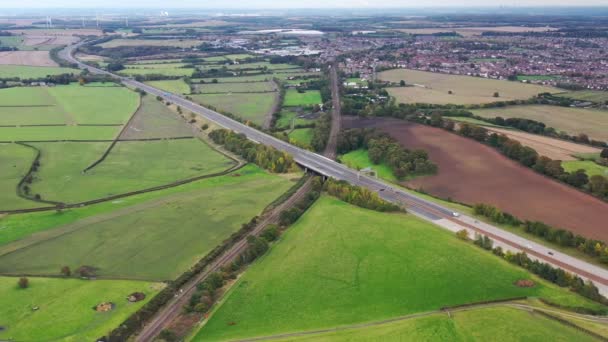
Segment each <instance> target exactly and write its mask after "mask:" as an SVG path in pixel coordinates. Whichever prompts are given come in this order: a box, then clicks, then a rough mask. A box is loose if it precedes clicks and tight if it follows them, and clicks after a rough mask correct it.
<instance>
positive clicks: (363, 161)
mask: <svg viewBox="0 0 608 342" xmlns="http://www.w3.org/2000/svg"><path fill="white" fill-rule="evenodd" d="M340 161H341V162H342V163H343V164H344V165H346V166H348V167H350V168H351V169H357V170H359V169H364V168H366V167H371V168H372V169H373V170H374V171H375V172H376V173H377V174H378V178H382V179H385V180H387V181H389V182H397V177H395V175H394V174H393V171H392V170H391V168H390V167H389V166H388V165H386V164H384V163H381V164H378V165H376V164H374V163H372V161H371V160H370V159H369V155H368V154H367V150H364V149H359V150H355V151H350V152H348V153H346V154H344V155H342V156H340Z"/></svg>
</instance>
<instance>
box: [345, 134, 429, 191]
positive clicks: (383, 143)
mask: <svg viewBox="0 0 608 342" xmlns="http://www.w3.org/2000/svg"><path fill="white" fill-rule="evenodd" d="M361 148H362V149H366V150H367V153H368V155H369V158H370V160H371V162H372V163H374V164H376V165H378V164H381V163H385V164H386V165H388V166H389V167H390V169H391V170H392V171H393V174H394V175H395V177H397V178H398V179H404V178H405V177H406V176H407V175H411V174H429V173H435V172H437V165H435V164H433V163H432V162H431V161H430V160H429V157H428V154H427V153H426V151H423V150H413V151H412V150H408V149H406V148H403V147H402V146H401V145H400V144H399V142H398V141H397V140H396V139H394V138H393V137H391V136H390V135H388V134H386V133H382V132H379V131H377V130H374V129H359V128H355V129H349V130H345V131H343V132H341V133H340V135H339V137H338V153H341V154H344V153H348V152H350V151H354V150H357V149H361Z"/></svg>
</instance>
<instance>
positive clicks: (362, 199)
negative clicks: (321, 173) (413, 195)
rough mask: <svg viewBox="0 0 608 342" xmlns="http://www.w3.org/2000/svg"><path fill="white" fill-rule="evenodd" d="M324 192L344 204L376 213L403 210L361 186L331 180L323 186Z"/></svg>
mask: <svg viewBox="0 0 608 342" xmlns="http://www.w3.org/2000/svg"><path fill="white" fill-rule="evenodd" d="M323 190H324V191H326V192H327V193H328V194H330V195H332V196H335V197H337V198H339V199H341V200H343V201H344V202H348V203H350V204H354V205H356V206H358V207H361V208H366V209H371V210H376V211H400V210H402V209H401V208H400V207H399V206H397V205H395V204H392V203H390V202H387V201H385V200H383V199H382V198H380V196H378V194H377V193H375V192H371V191H370V190H368V189H365V188H362V187H359V186H355V185H351V184H349V183H347V182H345V181H337V180H334V179H331V178H330V179H328V180H327V181H326V182H325V183H324V184H323Z"/></svg>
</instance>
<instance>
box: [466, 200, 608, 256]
mask: <svg viewBox="0 0 608 342" xmlns="http://www.w3.org/2000/svg"><path fill="white" fill-rule="evenodd" d="M473 213H474V214H475V215H480V216H484V217H487V218H488V219H490V220H491V221H493V222H496V223H500V224H508V225H511V226H513V227H517V228H523V230H524V231H525V232H526V233H529V234H532V235H535V236H538V237H540V238H542V239H543V240H545V241H547V242H550V243H552V244H555V245H558V246H561V247H569V248H576V249H577V250H579V251H580V252H582V253H585V254H587V255H588V256H590V257H592V258H596V259H597V260H599V261H600V262H601V263H603V264H608V244H606V243H605V242H603V241H600V240H595V239H588V238H585V237H584V236H582V235H579V234H574V233H572V232H571V231H569V230H565V229H558V228H553V227H551V226H549V225H548V224H546V223H543V222H539V221H529V220H525V221H521V220H520V219H518V218H517V217H514V216H513V215H511V214H509V213H505V212H502V211H501V210H500V209H498V208H496V207H494V206H492V205H489V204H475V205H474V206H473Z"/></svg>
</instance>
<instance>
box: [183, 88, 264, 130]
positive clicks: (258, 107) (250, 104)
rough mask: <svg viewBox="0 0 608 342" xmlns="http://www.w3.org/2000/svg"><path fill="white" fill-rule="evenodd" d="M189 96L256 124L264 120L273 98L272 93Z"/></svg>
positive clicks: (203, 103) (202, 103)
mask: <svg viewBox="0 0 608 342" xmlns="http://www.w3.org/2000/svg"><path fill="white" fill-rule="evenodd" d="M191 97H192V99H193V100H194V101H195V102H198V103H200V104H201V105H211V106H213V107H215V108H217V109H218V110H220V111H224V112H228V113H232V114H234V115H236V116H238V117H240V118H242V119H244V120H249V121H252V122H253V123H256V124H258V125H261V124H262V123H263V122H264V118H265V117H266V115H268V113H269V112H270V110H271V109H272V105H273V103H274V99H275V96H274V94H271V93H268V94H266V93H260V94H256V93H252V94H203V95H192V96H191Z"/></svg>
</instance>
